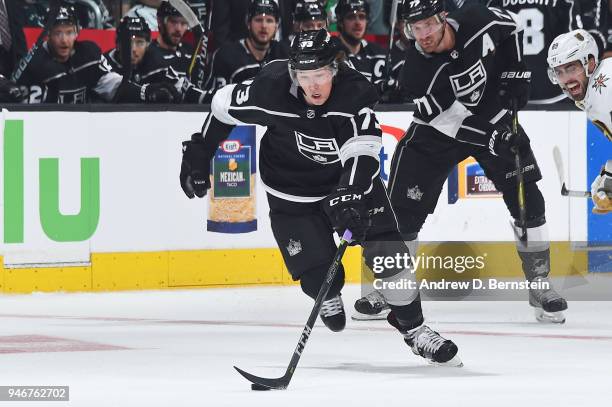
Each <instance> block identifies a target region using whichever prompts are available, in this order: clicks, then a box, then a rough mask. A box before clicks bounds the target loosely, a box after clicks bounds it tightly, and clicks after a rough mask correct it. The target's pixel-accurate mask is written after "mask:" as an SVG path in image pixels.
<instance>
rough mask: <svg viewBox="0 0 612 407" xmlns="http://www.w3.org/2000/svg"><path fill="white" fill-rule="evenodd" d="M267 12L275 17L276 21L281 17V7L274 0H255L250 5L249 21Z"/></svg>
mask: <svg viewBox="0 0 612 407" xmlns="http://www.w3.org/2000/svg"><path fill="white" fill-rule="evenodd" d="M261 14H266V15H269V16H272V17H274V19H275V20H276V21H278V20H279V19H280V9H279V8H278V4H276V2H275V1H274V0H253V1H251V4H250V5H249V11H248V14H247V22H248V21H251V19H252V18H253V17H255V16H258V15H261Z"/></svg>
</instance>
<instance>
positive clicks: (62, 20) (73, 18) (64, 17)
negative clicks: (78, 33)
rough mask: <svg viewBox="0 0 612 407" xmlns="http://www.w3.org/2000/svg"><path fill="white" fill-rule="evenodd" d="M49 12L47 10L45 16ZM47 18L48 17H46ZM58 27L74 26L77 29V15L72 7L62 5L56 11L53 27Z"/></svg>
mask: <svg viewBox="0 0 612 407" xmlns="http://www.w3.org/2000/svg"><path fill="white" fill-rule="evenodd" d="M49 12H50V10H47V14H48V13H49ZM47 18H48V16H47ZM58 25H74V26H76V27H77V30H78V28H79V19H78V17H77V13H76V11H75V9H74V7H72V6H70V5H68V4H65V3H64V4H62V5H61V6H60V8H59V9H58V10H57V16H56V17H55V22H54V23H53V27H56V26H58Z"/></svg>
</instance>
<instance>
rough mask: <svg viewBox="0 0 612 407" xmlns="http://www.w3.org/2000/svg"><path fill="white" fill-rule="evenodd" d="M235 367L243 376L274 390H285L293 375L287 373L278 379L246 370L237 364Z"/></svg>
mask: <svg viewBox="0 0 612 407" xmlns="http://www.w3.org/2000/svg"><path fill="white" fill-rule="evenodd" d="M234 369H236V371H237V372H238V373H240V374H241V375H242V377H244V378H245V379H247V380H248V381H250V382H251V383H254V384H257V385H259V386H262V387H266V388H268V389H273V390H285V389H286V388H287V386H288V385H289V380H291V377H287V375H286V374H285V375H284V376H283V377H279V378H278V379H266V378H265V377H259V376H255V375H252V374H250V373H248V372H245V371H244V370H242V369H240V368H239V367H236V366H234Z"/></svg>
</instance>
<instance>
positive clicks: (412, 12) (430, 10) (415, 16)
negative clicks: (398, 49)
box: [398, 0, 445, 24]
mask: <svg viewBox="0 0 612 407" xmlns="http://www.w3.org/2000/svg"><path fill="white" fill-rule="evenodd" d="M400 9H401V10H402V14H401V19H402V20H404V21H405V22H406V23H408V24H411V23H416V22H417V21H420V20H424V19H426V18H429V17H432V16H435V15H438V14H440V13H442V12H443V11H444V9H445V6H444V0H403V1H402V4H401V5H400V6H398V10H400Z"/></svg>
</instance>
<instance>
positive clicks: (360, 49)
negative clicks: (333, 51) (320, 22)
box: [336, 0, 387, 84]
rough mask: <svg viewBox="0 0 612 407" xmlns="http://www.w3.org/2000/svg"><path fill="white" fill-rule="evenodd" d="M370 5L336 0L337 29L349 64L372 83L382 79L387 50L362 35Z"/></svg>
mask: <svg viewBox="0 0 612 407" xmlns="http://www.w3.org/2000/svg"><path fill="white" fill-rule="evenodd" d="M369 12H370V6H369V4H368V3H367V2H366V1H365V0H338V4H337V5H336V18H337V20H338V31H339V32H340V36H339V38H340V42H341V43H342V45H343V47H344V50H345V52H346V55H347V57H348V59H349V62H350V64H351V65H352V66H353V67H354V68H355V69H356V70H357V71H359V72H361V73H362V74H363V75H364V76H365V77H366V78H368V79H369V80H370V81H371V82H372V83H376V84H378V83H380V82H382V81H383V77H384V73H385V61H386V60H385V58H386V56H387V52H386V51H385V50H384V49H383V48H382V47H381V46H380V45H378V44H376V43H373V42H368V41H366V40H365V39H364V38H363V37H364V36H365V33H366V26H367V24H368V14H369Z"/></svg>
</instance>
